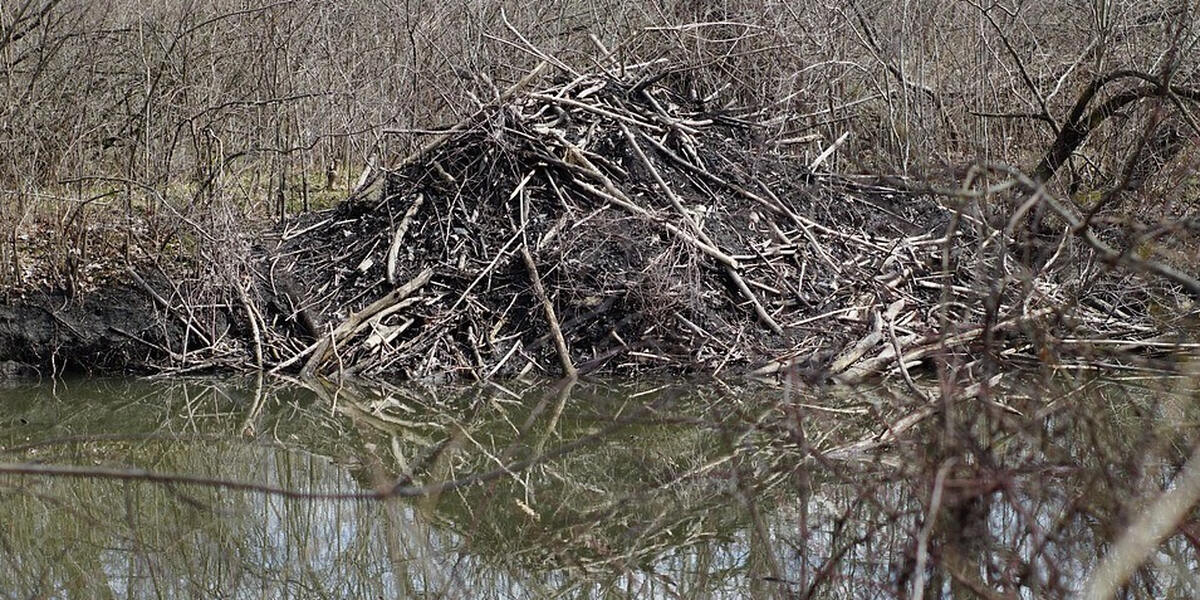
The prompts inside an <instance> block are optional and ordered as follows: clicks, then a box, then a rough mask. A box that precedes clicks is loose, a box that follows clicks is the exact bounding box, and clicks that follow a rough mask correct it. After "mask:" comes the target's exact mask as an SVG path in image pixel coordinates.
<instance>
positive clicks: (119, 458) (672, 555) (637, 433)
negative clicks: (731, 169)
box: [0, 378, 1200, 598]
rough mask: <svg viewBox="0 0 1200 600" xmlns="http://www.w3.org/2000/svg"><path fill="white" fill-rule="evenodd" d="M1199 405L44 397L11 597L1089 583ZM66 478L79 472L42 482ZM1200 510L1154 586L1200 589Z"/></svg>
mask: <svg viewBox="0 0 1200 600" xmlns="http://www.w3.org/2000/svg"><path fill="white" fill-rule="evenodd" d="M1180 398H1181V396H1180V394H1179V393H1178V391H1177V390H1176V392H1174V393H1167V392H1166V391H1164V390H1160V389H1152V388H1147V387H1146V386H1145V384H1144V383H1139V384H1136V385H1135V384H1131V383H1120V382H1116V381H1112V380H1094V381H1088V382H1086V383H1084V382H1079V381H1074V382H1071V383H1070V385H1057V384H1056V385H1049V384H1046V383H1045V382H1041V383H1039V384H1038V385H1036V386H1033V385H1022V386H1019V385H1015V384H1014V385H1010V386H1008V387H1006V388H1004V392H1003V393H1002V394H1000V395H989V394H986V393H983V392H978V393H975V394H973V395H971V394H965V395H962V396H961V398H959V401H958V404H956V405H954V406H953V407H952V408H951V410H949V411H940V410H934V409H932V408H931V407H930V406H929V405H926V404H925V402H926V401H925V400H924V395H917V394H908V395H906V394H903V393H902V392H899V391H897V390H889V389H884V388H878V389H857V390H845V389H828V390H820V391H814V392H811V393H810V392H805V393H804V394H798V393H796V392H794V391H790V392H786V391H781V390H778V389H755V388H739V389H730V388H728V387H726V386H719V385H712V386H691V385H686V384H661V383H645V384H624V385H615V386H612V385H604V384H598V383H577V384H567V383H561V384H559V385H556V386H535V385H524V384H516V383H513V384H506V385H487V386H476V387H465V388H449V387H438V388H424V387H417V386H407V387H402V386H391V385H386V384H380V383H372V384H365V383H350V382H340V383H330V382H324V383H308V384H300V383H298V382H296V383H288V382H283V381H279V380H265V381H264V380H263V379H262V378H250V379H245V380H175V381H154V382H148V381H135V380H92V381H79V382H67V383H64V382H57V383H55V384H53V385H41V386H26V387H15V388H9V389H4V390H0V407H2V409H0V462H2V463H4V465H3V466H4V467H5V468H7V469H8V471H7V472H8V473H10V474H8V475H0V520H2V522H3V523H4V525H3V527H2V528H0V573H5V574H6V575H3V576H2V577H3V578H4V584H3V585H0V594H4V595H6V596H8V597H14V598H16V597H20V598H25V597H80V598H82V597H86V598H92V597H96V598H104V597H126V598H142V597H176V596H187V597H213V598H231V597H234V598H242V597H247V598H248V597H255V598H259V597H272V598H275V597H286V598H323V597H330V598H375V597H385V598H393V597H437V598H527V597H551V596H554V597H557V596H567V597H636V598H643V597H662V598H742V597H747V596H751V597H763V598H775V597H780V598H790V597H798V598H799V597H818V598H826V597H828V598H894V597H900V596H907V595H908V594H909V593H910V592H911V591H912V590H913V589H914V586H917V587H919V588H920V589H921V590H922V592H923V594H924V596H925V597H966V596H971V595H976V596H983V597H995V598H1007V597H1020V598H1034V597H1057V596H1066V595H1069V594H1070V593H1072V592H1074V591H1076V590H1078V589H1079V587H1080V586H1081V585H1082V581H1083V577H1084V574H1086V573H1087V572H1088V571H1090V569H1091V568H1092V567H1093V566H1094V565H1095V563H1096V560H1097V556H1099V555H1100V554H1102V553H1103V551H1104V549H1105V548H1106V547H1107V546H1106V545H1107V544H1108V543H1109V542H1110V541H1111V540H1112V539H1114V538H1115V536H1116V535H1117V534H1119V533H1120V531H1121V527H1122V526H1123V524H1124V523H1127V522H1128V521H1129V520H1130V519H1131V517H1132V516H1133V515H1134V514H1136V511H1137V510H1138V509H1139V507H1140V506H1143V505H1144V503H1143V502H1142V501H1141V499H1142V498H1146V497H1150V496H1151V495H1152V494H1153V493H1154V492H1155V491H1156V490H1161V489H1163V488H1164V487H1165V486H1168V485H1169V483H1170V482H1171V481H1172V480H1173V477H1174V475H1175V473H1176V472H1177V471H1178V469H1179V466H1180V465H1181V464H1182V463H1183V460H1184V459H1185V458H1186V456H1187V454H1188V453H1189V451H1190V448H1191V440H1192V439H1193V437H1194V436H1193V435H1192V434H1193V433H1194V431H1193V427H1192V424H1194V423H1195V422H1196V421H1195V410H1194V409H1193V408H1192V407H1191V404H1192V403H1189V402H1181V401H1180ZM915 416H920V418H919V419H918V418H915ZM1165 417H1170V418H1165ZM55 465H60V466H61V465H70V466H71V467H70V468H71V469H74V471H71V472H69V473H67V472H64V471H58V472H55V473H53V474H52V475H53V476H47V475H46V474H42V475H30V474H26V475H18V474H13V471H19V470H20V469H18V468H17V467H18V466H21V468H23V469H25V470H26V471H37V470H38V469H50V468H52V467H53V466H55ZM53 468H58V467H53ZM68 474H69V475H72V476H70V477H66V476H63V475H68ZM88 474H90V475H98V476H102V477H86V476H82V475H88ZM148 474H154V475H155V476H156V477H157V476H158V475H162V474H178V475H186V476H187V477H188V478H189V479H188V480H187V481H186V482H184V481H157V482H150V481H146V480H145V479H146V477H145V476H146V475H148ZM166 479H169V478H166ZM219 482H238V483H242V484H250V485H251V486H254V487H257V488H258V489H257V490H243V489H230V487H228V486H225V485H218V483H219ZM447 482H449V484H447ZM284 491H287V492H292V493H301V494H307V495H339V494H342V495H345V494H352V495H359V496H370V495H372V494H376V493H392V492H397V491H400V492H402V493H403V494H402V495H407V494H412V496H413V497H391V498H389V499H387V500H347V499H341V500H331V499H319V498H311V497H310V498H292V497H287V496H285V495H282V494H281V493H279V492H284ZM935 500H936V501H935ZM931 513H933V514H934V515H935V517H934V518H929V517H928V515H929V514H931ZM1197 522H1200V521H1197ZM1191 523H1192V521H1190V520H1189V521H1188V523H1185V524H1184V525H1183V526H1181V527H1180V531H1179V534H1178V535H1172V536H1171V537H1169V538H1168V539H1167V541H1166V542H1165V543H1164V544H1163V545H1162V546H1161V547H1160V548H1159V549H1158V552H1156V553H1155V555H1154V556H1152V557H1151V561H1150V562H1149V563H1148V565H1149V566H1148V567H1147V568H1145V569H1143V570H1142V571H1140V572H1139V574H1138V575H1137V576H1136V577H1135V579H1134V581H1133V584H1132V585H1131V586H1130V587H1129V588H1128V593H1129V595H1130V596H1133V597H1196V595H1197V594H1200V590H1198V589H1197V580H1196V578H1195V576H1194V575H1193V573H1196V572H1197V571H1198V570H1200V569H1198V568H1197V567H1198V565H1197V564H1196V548H1197V547H1200V526H1197V525H1192V524H1191Z"/></svg>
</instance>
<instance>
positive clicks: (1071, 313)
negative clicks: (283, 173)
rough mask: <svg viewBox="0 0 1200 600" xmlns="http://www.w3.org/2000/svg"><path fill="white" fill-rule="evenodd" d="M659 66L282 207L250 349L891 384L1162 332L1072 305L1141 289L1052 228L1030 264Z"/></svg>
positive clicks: (482, 374) (308, 366)
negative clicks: (693, 93) (1124, 286)
mask: <svg viewBox="0 0 1200 600" xmlns="http://www.w3.org/2000/svg"><path fill="white" fill-rule="evenodd" d="M659 81H660V78H656V77H652V76H650V75H645V76H642V75H641V74H640V73H638V72H637V71H629V74H628V75H627V76H625V77H618V76H616V75H613V74H597V75H581V76H578V77H575V78H573V79H570V80H565V81H559V82H557V83H555V84H553V85H552V86H550V87H543V88H540V89H538V88H537V87H536V86H537V85H538V80H537V79H536V78H535V77H532V76H531V77H529V78H527V79H526V80H523V81H522V82H520V83H518V84H517V85H515V86H514V87H513V88H510V89H509V90H508V91H506V92H504V93H503V94H499V95H498V97H497V99H496V100H495V101H494V102H492V103H490V104H489V105H487V106H486V107H484V108H483V109H481V110H479V111H478V112H477V113H475V114H474V115H473V116H472V117H470V118H469V119H467V120H465V121H463V122H462V123H460V124H458V125H456V126H454V127H452V128H450V129H447V130H444V131H440V132H436V133H434V134H432V137H431V138H430V140H429V142H428V143H427V144H425V146H424V147H423V148H421V150H420V151H419V152H416V153H414V154H413V155H412V156H411V157H409V158H408V159H407V160H405V161H403V163H402V164H400V165H399V166H398V167H397V168H395V169H393V170H390V171H387V172H386V173H385V174H384V175H382V176H380V177H379V179H378V183H377V184H373V187H372V188H371V191H370V192H369V193H361V194H357V195H356V197H354V198H352V199H350V200H349V201H347V202H345V203H343V204H341V205H340V206H338V207H336V208H334V209H331V210H330V211H326V212H324V213H318V214H314V215H309V216H308V217H307V218H305V219H303V220H302V221H299V222H296V223H293V224H291V226H289V228H287V230H285V231H283V232H281V233H280V234H279V236H278V239H277V244H276V247H275V248H274V249H273V250H271V251H270V253H269V257H268V260H269V261H270V265H269V268H264V269H263V277H262V281H261V282H260V284H259V286H258V287H259V291H260V292H262V294H263V296H264V297H265V298H269V299H270V302H271V303H272V308H273V309H274V310H270V311H262V314H275V315H276V316H275V317H273V318H272V319H271V322H270V323H268V322H267V321H266V320H263V321H262V322H261V324H262V326H261V328H259V329H260V330H259V331H256V332H255V334H254V335H255V337H256V338H258V339H257V340H256V344H257V348H258V352H260V353H263V352H265V353H266V356H265V357H264V358H260V360H263V361H265V363H266V365H267V366H268V367H270V366H271V365H275V366H276V368H283V369H292V370H300V371H301V372H302V373H304V374H306V375H313V374H321V373H329V372H334V371H341V372H344V373H352V374H357V375H362V376H394V377H405V378H430V377H439V376H443V375H444V376H448V377H451V378H489V377H497V376H512V375H516V374H522V373H529V372H531V371H532V372H534V373H536V374H541V375H548V376H557V375H559V374H564V373H566V374H571V373H577V372H584V373H586V372H593V371H597V370H605V371H610V372H616V373H621V374H625V375H628V374H630V373H639V372H641V373H646V372H672V373H708V374H712V373H743V374H744V373H751V372H753V373H756V374H759V375H767V374H771V373H776V372H781V371H784V370H787V369H793V368H796V369H800V370H801V371H802V372H803V373H809V374H819V376H820V377H826V376H835V377H839V378H841V379H858V378H861V377H864V376H867V375H872V374H886V373H888V372H893V373H897V374H903V375H904V376H905V378H907V377H908V368H910V367H912V366H913V365H915V364H918V363H920V362H921V361H922V359H924V358H925V357H927V356H929V355H931V354H932V353H934V352H935V351H937V352H942V353H947V352H955V353H962V354H967V355H971V354H973V353H976V352H979V351H981V350H986V351H988V352H991V353H993V355H996V356H999V355H1005V356H1008V357H1019V356H1022V355H1026V356H1031V357H1036V356H1038V354H1039V353H1041V352H1044V347H1046V346H1054V348H1055V351H1056V352H1057V351H1059V349H1060V348H1059V346H1056V345H1055V344H1056V343H1057V341H1061V340H1062V339H1064V337H1065V336H1068V335H1076V336H1078V335H1081V333H1080V332H1085V333H1088V334H1091V335H1101V334H1102V335H1103V336H1105V337H1110V338H1111V337H1119V336H1125V337H1129V338H1130V339H1134V338H1137V339H1144V338H1147V337H1151V336H1152V335H1154V333H1155V332H1157V331H1159V328H1158V327H1157V326H1156V325H1155V324H1152V323H1149V322H1148V319H1149V317H1147V316H1145V315H1148V314H1149V312H1148V311H1144V310H1140V308H1144V307H1140V308H1139V307H1133V308H1131V309H1128V310H1124V309H1121V308H1120V307H1116V306H1112V305H1111V304H1107V303H1106V302H1105V301H1104V300H1103V299H1102V298H1103V297H1105V296H1106V294H1105V293H1098V294H1090V295H1089V297H1092V298H1094V299H1096V302H1094V303H1092V304H1091V305H1088V304H1086V303H1081V302H1078V301H1076V299H1078V298H1080V297H1081V294H1080V293H1079V291H1080V288H1081V286H1085V285H1086V286H1092V288H1093V289H1100V287H1106V288H1107V289H1110V290H1113V291H1114V292H1120V293H1121V295H1122V297H1123V298H1125V302H1126V303H1128V302H1134V303H1136V302H1141V300H1138V299H1137V298H1134V297H1133V296H1132V295H1130V294H1128V293H1125V292H1124V291H1122V290H1121V282H1120V281H1119V280H1117V277H1118V276H1117V275H1115V274H1112V273H1108V274H1106V275H1103V276H1102V277H1103V278H1105V279H1104V282H1103V283H1098V282H1099V281H1100V280H1099V279H1097V273H1101V272H1106V273H1107V270H1106V269H1104V268H1102V267H1100V266H1098V265H1097V264H1096V262H1095V261H1089V260H1080V259H1079V256H1077V255H1079V254H1080V253H1082V252H1085V249H1084V248H1082V247H1080V248H1076V246H1075V243H1074V242H1073V241H1072V240H1071V238H1070V236H1067V237H1066V238H1064V241H1063V243H1062V244H1061V245H1059V246H1058V248H1057V253H1056V254H1054V255H1053V256H1050V257H1049V258H1048V259H1047V258H1045V257H1043V260H1042V261H1041V265H1042V266H1041V268H1040V269H1039V270H1037V271H1030V270H1029V269H1027V268H1025V267H1021V266H1020V263H1019V261H1017V260H1015V259H1014V257H1013V256H1012V255H1011V254H1010V253H1009V252H1008V251H1007V250H1006V248H1007V247H1008V244H1009V243H1010V242H1011V239H1010V236H1008V234H1006V233H1005V229H1004V225H1003V224H1001V225H1000V226H999V227H995V226H992V225H989V224H988V223H989V221H988V219H987V217H986V215H984V214H982V213H979V211H977V210H975V209H972V208H971V207H969V206H968V207H966V208H964V209H963V210H956V209H954V208H951V207H947V206H945V205H943V203H941V202H939V201H938V200H936V199H934V198H932V197H929V196H924V195H919V194H914V193H909V192H905V191H901V190H900V189H893V188H891V187H888V186H886V185H878V184H873V183H868V182H867V180H863V179H855V178H848V177H839V176H834V175H830V174H819V173H816V172H813V170H812V168H810V167H809V166H806V165H804V164H800V161H799V160H798V159H797V157H795V156H788V155H785V154H782V153H779V152H776V151H772V150H768V149H765V148H764V147H763V144H761V143H757V142H756V141H755V140H756V138H758V137H759V136H758V135H757V133H756V126H755V125H753V124H750V123H747V122H744V121H740V120H738V119H736V118H732V117H729V116H724V115H722V114H713V113H710V112H706V111H704V110H702V109H701V108H700V107H698V106H696V105H695V103H691V102H688V101H686V100H684V99H682V98H681V97H679V96H677V95H676V94H674V93H672V91H671V90H670V89H668V88H667V87H665V86H662V85H660V84H659ZM827 154H828V153H826V155H827ZM822 158H825V157H822ZM812 162H813V165H811V166H812V167H816V166H817V165H818V164H820V163H821V159H818V160H817V161H812ZM1052 250H1054V248H1052ZM1068 255H1071V256H1068ZM1098 286H1099V287H1098ZM1140 287H1145V285H1144V284H1143V285H1141V286H1140ZM1101 291H1103V290H1101ZM1055 331H1057V332H1059V333H1058V334H1054V335H1051V334H1050V333H1049V332H1055ZM938 332H947V334H946V335H945V336H943V337H942V341H941V342H938V341H937V340H938V338H939V336H938V335H937V333H938ZM1072 332H1073V333H1072ZM1055 335H1057V337H1055ZM264 349H265V350H264ZM897 356H902V357H903V360H899V361H898V360H897Z"/></svg>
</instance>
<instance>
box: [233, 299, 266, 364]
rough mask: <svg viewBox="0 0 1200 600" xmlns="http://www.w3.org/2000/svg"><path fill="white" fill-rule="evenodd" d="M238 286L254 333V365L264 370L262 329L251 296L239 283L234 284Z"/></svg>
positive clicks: (243, 306)
mask: <svg viewBox="0 0 1200 600" xmlns="http://www.w3.org/2000/svg"><path fill="white" fill-rule="evenodd" d="M233 287H235V288H237V293H238V299H239V300H241V301H242V308H244V309H246V318H247V319H249V321H250V331H251V333H253V334H254V366H255V367H257V368H258V370H259V371H262V370H263V343H262V330H260V329H259V327H258V317H257V313H256V312H255V310H254V308H253V307H251V306H250V297H249V296H248V295H247V294H246V290H245V288H243V287H242V286H241V285H239V284H234V286H233Z"/></svg>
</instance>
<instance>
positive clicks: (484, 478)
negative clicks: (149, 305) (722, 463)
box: [0, 405, 651, 500]
mask: <svg viewBox="0 0 1200 600" xmlns="http://www.w3.org/2000/svg"><path fill="white" fill-rule="evenodd" d="M650 408H651V405H643V406H642V407H640V408H639V409H637V410H634V411H632V412H631V413H630V414H629V415H628V416H625V417H622V418H620V419H616V420H614V421H613V422H612V424H611V425H609V426H607V427H605V428H603V429H602V430H600V431H598V432H596V433H593V434H590V435H586V436H584V437H581V438H579V439H577V440H575V441H573V442H568V443H565V444H562V445H559V446H557V447H555V448H552V449H550V450H548V451H546V452H544V453H542V454H539V455H537V456H533V457H531V458H527V459H523V460H518V461H513V462H509V463H507V464H504V465H502V466H500V467H498V468H496V469H492V470H490V471H485V472H481V473H476V474H474V475H468V476H466V477H460V478H458V479H454V480H450V481H442V482H438V483H430V484H426V485H420V486H413V485H408V484H407V481H408V479H407V478H404V479H402V480H401V481H400V482H399V483H396V484H395V485H393V486H392V487H390V488H386V489H381V490H377V491H374V492H332V493H323V492H307V491H302V490H296V489H292V488H285V487H280V486H273V485H268V484H261V483H254V482H249V481H236V480H230V479H223V478H219V477H206V476H201V475H188V474H184V473H163V472H157V471H150V470H146V469H138V468H122V467H88V466H82V465H48V464H35V463H0V473H3V474H9V475H34V476H40V477H74V478H83V479H112V480H119V481H144V482H149V483H159V484H187V485H198V486H205V487H214V488H223V489H229V490H239V491H246V492H257V493H261V494H267V495H270V496H282V497H284V498H291V499H297V500H383V499H387V498H417V497H425V496H436V495H438V494H442V493H444V492H447V491H451V490H457V489H461V488H466V487H470V486H473V485H478V484H480V483H486V482H489V481H492V480H495V479H499V478H501V477H504V476H506V475H510V474H512V473H515V472H517V471H523V470H525V469H528V468H530V467H532V466H535V465H538V464H541V463H544V462H546V461H548V460H551V459H554V458H558V457H560V456H565V455H567V454H570V453H572V452H575V451H576V450H579V449H581V448H585V447H587V446H591V445H593V444H596V443H598V442H601V441H603V440H604V439H606V438H608V437H609V436H611V435H612V434H613V433H615V432H617V431H618V430H620V429H622V428H624V427H626V426H627V425H628V424H629V423H631V422H633V421H634V420H636V419H638V418H640V417H641V416H642V414H643V413H644V412H646V411H647V410H649V409H650Z"/></svg>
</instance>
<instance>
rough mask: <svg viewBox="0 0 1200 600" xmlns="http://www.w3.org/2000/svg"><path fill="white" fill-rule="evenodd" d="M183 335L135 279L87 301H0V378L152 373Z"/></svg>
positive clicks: (51, 296)
mask: <svg viewBox="0 0 1200 600" xmlns="http://www.w3.org/2000/svg"><path fill="white" fill-rule="evenodd" d="M179 334H180V332H179V327H176V326H174V325H173V324H172V323H170V321H169V320H167V319H166V318H165V315H164V314H163V313H162V312H161V311H160V310H158V307H156V306H155V304H154V301H153V300H151V299H150V298H149V297H148V296H147V295H146V294H145V293H144V292H143V291H142V290H141V289H139V288H138V287H137V286H136V284H134V283H133V282H132V281H131V282H129V283H125V284H110V285H108V286H106V287H104V288H102V289H100V290H98V291H96V292H94V293H91V294H88V295H86V296H84V297H82V298H72V297H68V295H67V294H65V293H61V292H57V293H40V294H39V293H30V294H26V295H25V296H24V297H22V298H18V299H11V300H9V301H7V302H4V303H0V378H17V377H39V376H41V377H45V376H49V375H51V374H52V373H59V374H61V373H73V372H74V373H87V374H113V373H130V374H143V373H151V372H155V371H157V370H159V369H160V368H161V367H162V366H163V365H165V364H166V362H165V361H167V360H169V358H170V356H169V354H170V353H169V352H167V351H166V350H165V349H166V348H167V347H169V346H170V345H171V344H170V341H169V340H174V341H178V339H179V338H180V335H179Z"/></svg>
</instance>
